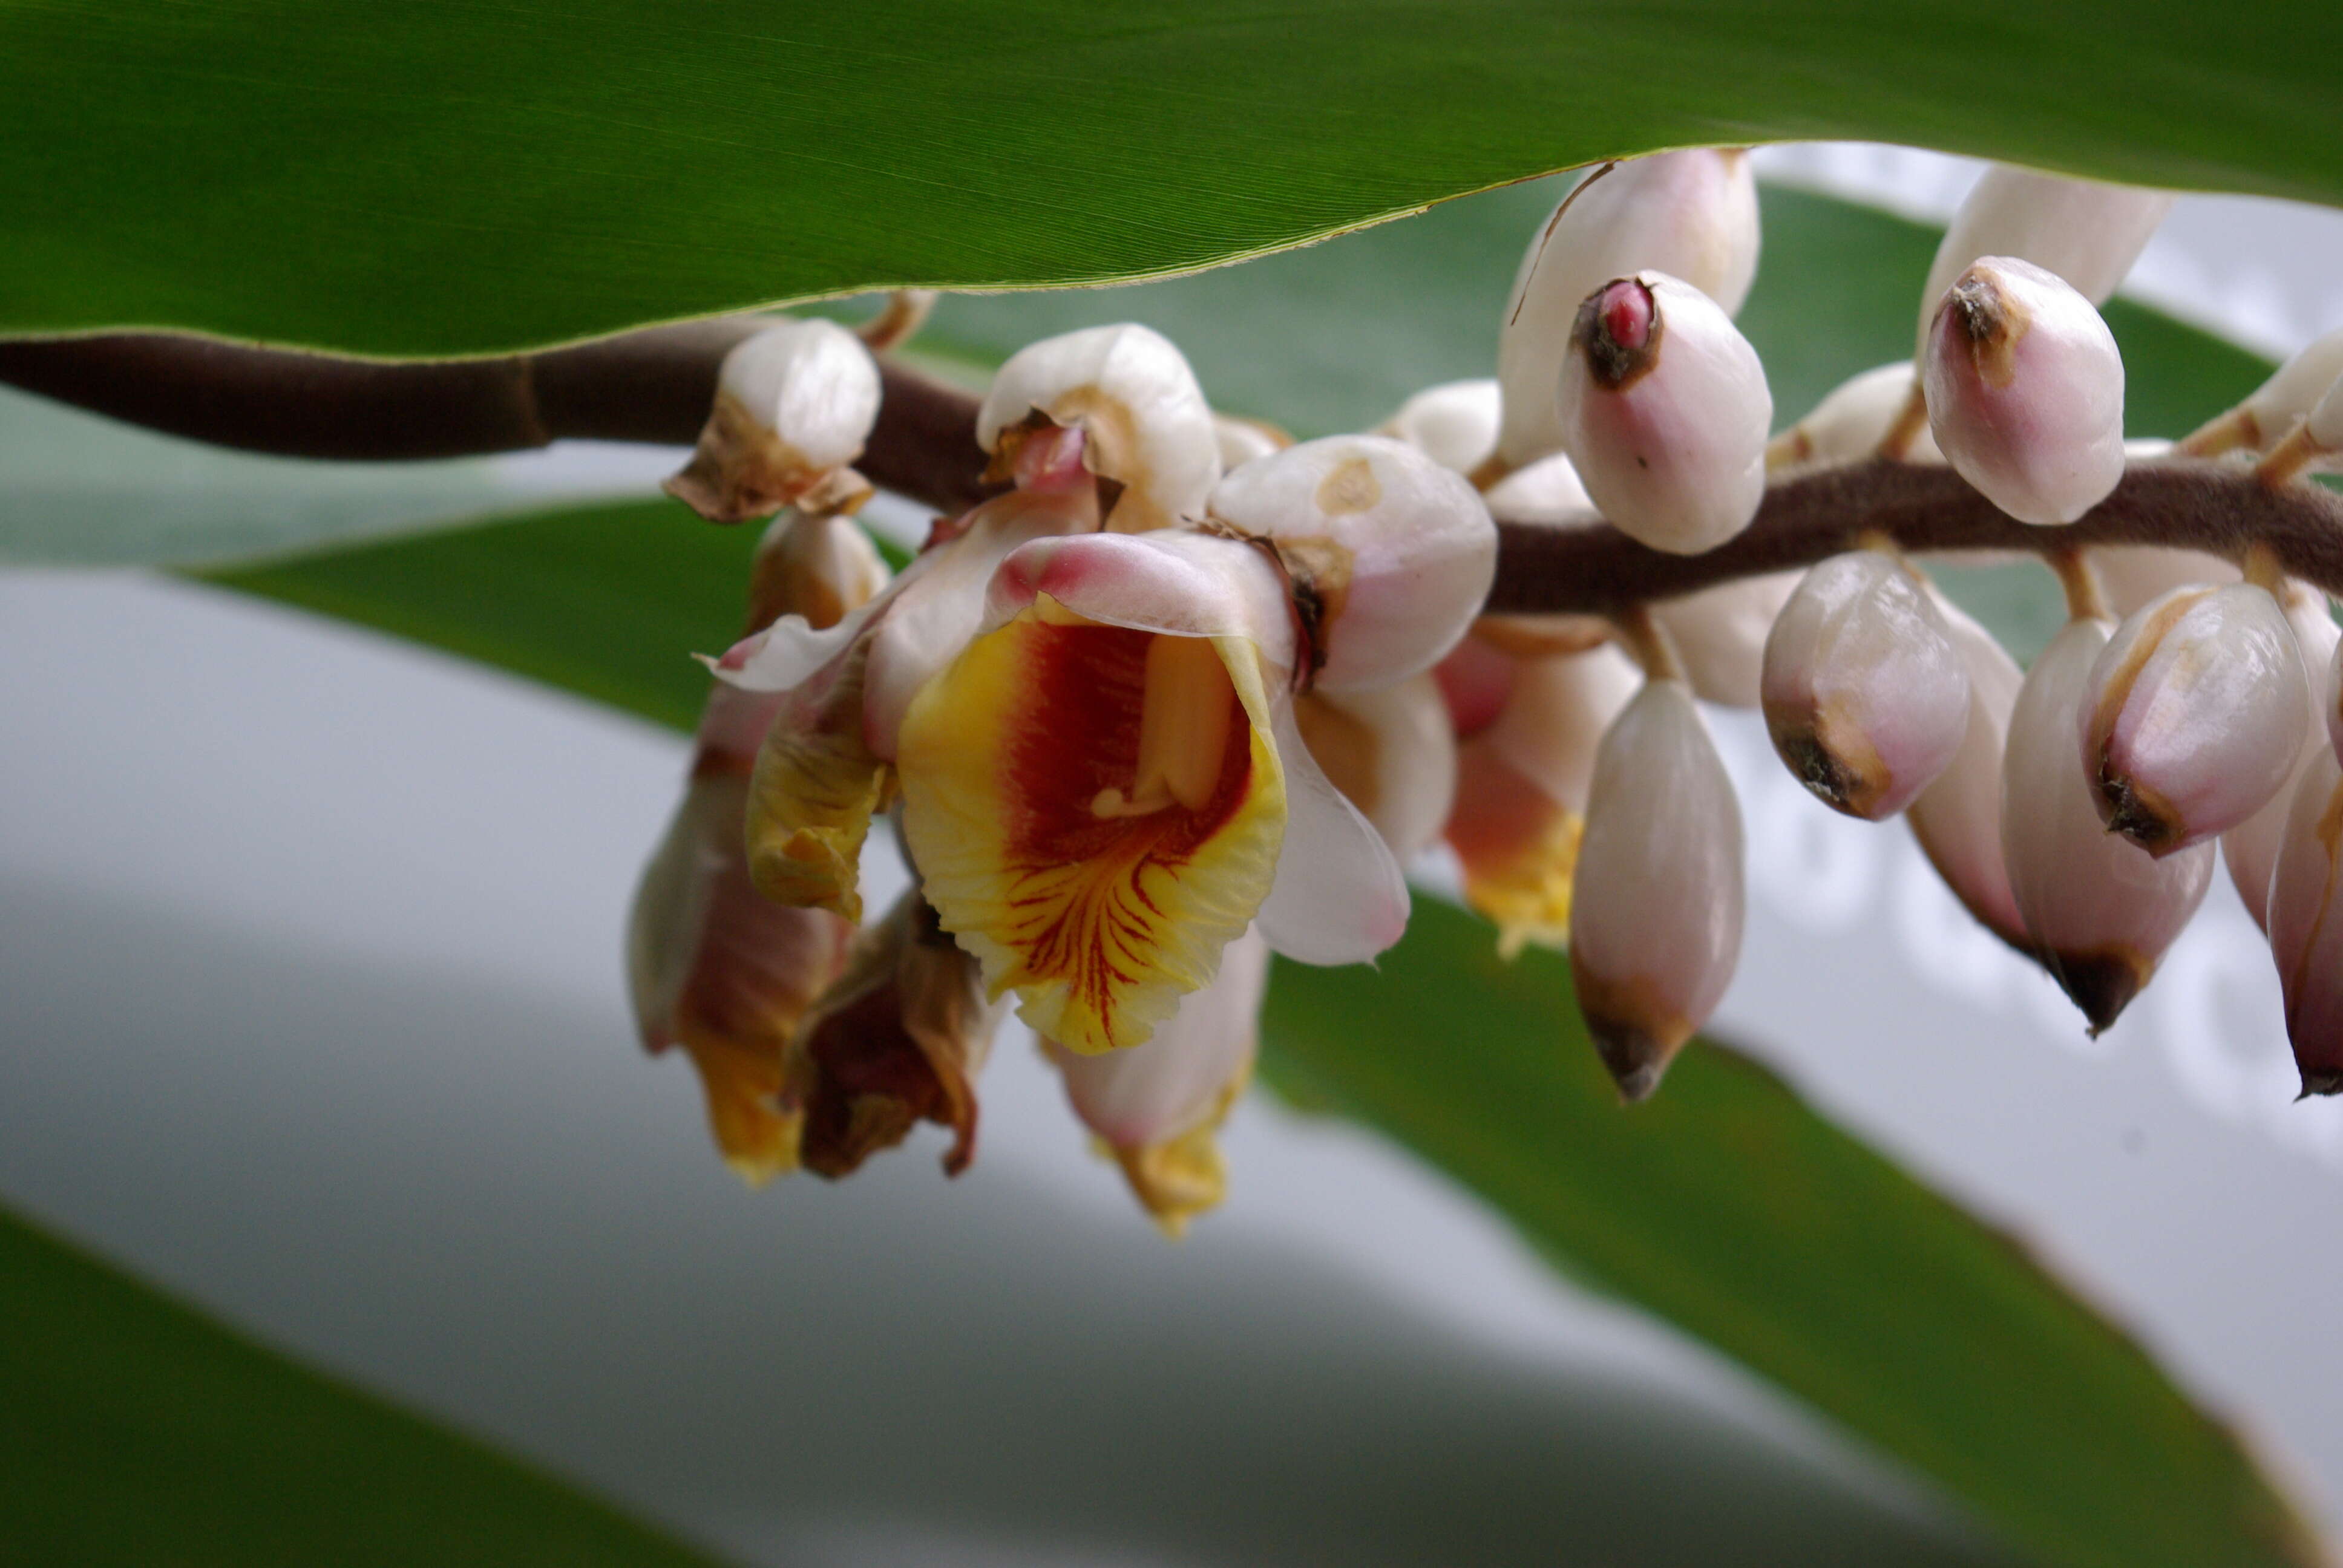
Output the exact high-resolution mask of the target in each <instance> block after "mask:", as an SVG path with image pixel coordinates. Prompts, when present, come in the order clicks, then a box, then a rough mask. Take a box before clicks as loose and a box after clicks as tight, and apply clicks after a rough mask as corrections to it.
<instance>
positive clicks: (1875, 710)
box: [1764, 550, 1969, 822]
mask: <svg viewBox="0 0 2343 1568" xmlns="http://www.w3.org/2000/svg"><path fill="white" fill-rule="evenodd" d="M1764 697H1765V729H1766V731H1767V732H1768V733H1769V734H1771V735H1772V736H1773V738H1774V749H1775V751H1776V752H1778V753H1780V755H1781V758H1782V760H1783V761H1784V762H1785V763H1786V764H1788V766H1789V769H1790V771H1791V772H1792V773H1794V774H1795V775H1796V776H1797V779H1798V781H1799V782H1800V783H1802V784H1804V785H1805V787H1806V788H1807V789H1810V790H1812V791H1813V792H1814V793H1815V796H1816V797H1817V798H1818V799H1821V800H1822V801H1823V803H1824V804H1825V805H1827V806H1829V807H1831V808H1832V809H1834V810H1838V811H1844V812H1845V813H1846V814H1847V815H1848V816H1850V817H1861V818H1864V819H1867V820H1870V821H1874V822H1877V821H1884V820H1885V819H1887V818H1889V817H1893V816H1894V815H1896V812H1898V811H1901V810H1902V809H1904V808H1905V807H1906V806H1907V805H1909V804H1911V802H1912V799H1913V798H1914V797H1915V796H1916V795H1918V794H1919V793H1920V791H1921V790H1923V789H1926V788H1927V787H1928V785H1929V784H1930V783H1931V782H1933V781H1934V780H1935V779H1936V775H1937V774H1939V773H1941V772H1942V771H1944V769H1945V767H1946V764H1947V763H1949V762H1951V761H1952V759H1953V754H1954V752H1956V750H1958V749H1959V748H1960V743H1961V737H1962V735H1963V734H1964V733H1966V730H1967V729H1968V717H1969V678H1968V671H1967V668H1966V664H1965V663H1964V661H1963V660H1962V658H1961V655H1960V652H1959V650H1958V649H1956V648H1954V647H1953V642H1952V634H1951V633H1950V632H1949V631H1947V630H1946V627H1945V623H1944V619H1943V618H1942V617H1940V616H1939V615H1937V613H1936V606H1935V605H1934V604H1933V603H1932V602H1931V601H1930V599H1929V598H1928V595H1927V592H1926V589H1925V588H1922V587H1921V585H1920V584H1919V582H1918V581H1917V580H1916V578H1914V577H1913V575H1912V573H1911V572H1910V570H1909V569H1908V568H1906V567H1905V566H1904V565H1903V564H1902V563H1901V562H1900V561H1897V560H1896V558H1894V557H1892V556H1889V555H1887V554H1886V553H1885V552H1884V551H1880V550H1857V551H1855V552H1854V553H1852V554H1850V555H1844V556H1836V557H1834V558H1831V559H1829V560H1826V561H1824V562H1822V563H1821V564H1820V565H1818V566H1816V567H1815V568H1814V569H1813V570H1812V571H1810V572H1808V573H1806V575H1805V578H1803V579H1802V580H1801V581H1800V582H1799V584H1798V588H1797V591H1796V592H1795V593H1794V594H1792V595H1791V596H1790V602H1789V603H1788V604H1787V605H1785V606H1784V607H1783V609H1782V614H1781V617H1780V618H1778V619H1777V620H1775V622H1774V630H1773V634H1772V635H1771V636H1770V637H1768V638H1766V640H1765V688H1764Z"/></svg>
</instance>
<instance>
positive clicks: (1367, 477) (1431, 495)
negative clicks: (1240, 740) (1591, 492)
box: [1212, 436, 1497, 691]
mask: <svg viewBox="0 0 2343 1568" xmlns="http://www.w3.org/2000/svg"><path fill="white" fill-rule="evenodd" d="M1212 517H1213V518H1216V519H1217V520H1219V521H1220V522H1222V523H1224V524H1226V525H1228V526H1229V527H1230V528H1233V529H1235V530H1236V531H1237V532H1239V533H1241V534H1244V535H1247V536H1250V537H1252V538H1261V539H1267V540H1269V541H1271V542H1272V544H1273V545H1274V546H1275V547H1276V549H1277V553H1278V556H1279V558H1281V559H1282V561H1283V562H1284V564H1285V568H1286V570H1287V572H1288V574H1289V575H1290V576H1291V578H1292V588H1293V594H1294V601H1295V606H1296V608H1297V609H1298V610H1299V611H1300V613H1301V615H1302V619H1303V622H1304V625H1305V628H1306V629H1307V630H1308V631H1309V633H1310V635H1311V638H1312V641H1313V643H1314V648H1315V652H1316V654H1317V656H1318V657H1319V658H1321V660H1322V662H1321V663H1320V665H1319V667H1318V672H1317V683H1318V685H1319V686H1321V687H1322V688H1324V689H1327V690H1330V691H1341V690H1346V689H1360V688H1364V687H1379V686H1388V685H1390V684H1392V683H1393V682H1394V681H1397V680H1402V679H1404V678H1406V677H1408V676H1411V675H1415V674H1418V673H1420V672H1422V671H1423V670H1426V669H1429V668H1432V667H1433V665H1434V664H1436V663H1438V662H1439V661H1440V658H1441V656H1442V655H1443V654H1445V653H1446V652H1447V651H1448V650H1449V649H1450V648H1453V647H1455V646H1456V643H1457V640H1458V639H1459V638H1462V637H1463V635H1464V632H1465V629H1466V628H1468V627H1470V626H1471V625H1472V623H1473V616H1475V615H1476V614H1478V613H1479V612H1480V608H1481V605H1482V603H1483V600H1485V599H1486V598H1488V597H1489V585H1490V583H1491V582H1493V580H1494V579H1495V577H1496V571H1497V529H1496V525H1495V524H1494V523H1493V522H1491V521H1490V520H1489V510H1488V508H1487V507H1485V506H1483V504H1482V501H1481V497H1480V495H1479V493H1478V492H1477V491H1475V490H1474V489H1473V487H1472V486H1471V485H1470V484H1468V483H1466V482H1465V480H1464V479H1463V477H1460V476H1459V475H1457V474H1455V473H1453V472H1452V471H1451V470H1449V469H1447V468H1443V467H1441V466H1440V465H1439V464H1437V463H1435V462H1433V460H1432V459H1431V458H1429V457H1425V456H1424V455H1423V453H1421V452H1419V451H1417V450H1416V449H1415V448H1414V447H1409V446H1406V445H1403V443H1401V442H1398V441H1393V440H1389V439H1386V438H1385V437H1380V436H1331V437H1326V438H1325V439H1323V440H1319V441H1304V442H1303V443H1302V445H1300V446H1298V447H1288V448H1287V449H1286V450H1284V451H1282V452H1280V453H1277V454H1276V455H1275V456H1273V457H1266V458H1263V459H1262V460H1261V461H1259V462H1255V463H1248V464H1246V465H1245V466H1244V467H1242V468H1240V469H1238V470H1237V471H1236V472H1235V473H1232V474H1231V475H1229V476H1228V477H1226V478H1225V479H1223V480H1222V481H1221V484H1220V487H1219V488H1217V489H1215V490H1214V491H1213V492H1212Z"/></svg>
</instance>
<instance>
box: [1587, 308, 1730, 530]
mask: <svg viewBox="0 0 2343 1568" xmlns="http://www.w3.org/2000/svg"><path fill="white" fill-rule="evenodd" d="M1556 408H1557V410H1558V412H1559V414H1560V417H1561V420H1562V441H1563V446H1564V448H1565V449H1566V450H1567V451H1568V452H1569V453H1570V460H1571V462H1572V463H1573V464H1574V466H1575V467H1577V469H1578V477H1579V479H1580V481H1581V482H1583V483H1584V485H1585V487H1586V493H1587V494H1588V495H1589V496H1591V497H1592V498H1594V504H1595V505H1596V506H1597V507H1599V508H1602V510H1603V515H1604V517H1605V518H1608V519H1610V521H1611V523H1612V525H1613V526H1614V527H1615V528H1618V529H1619V530H1620V531H1621V532H1623V533H1625V534H1627V535H1629V536H1631V537H1632V538H1636V539H1638V540H1641V541H1642V542H1643V543H1644V544H1646V545H1649V546H1651V547H1652V548H1654V549H1656V550H1668V551H1671V552H1673V553H1674V554H1677V555H1697V554H1699V553H1700V552H1701V551H1703V550H1707V549H1713V548H1715V547H1716V546H1718V545H1720V544H1723V543H1724V542H1725V540H1726V539H1729V538H1732V537H1733V536H1734V535H1735V534H1737V533H1739V532H1740V531H1741V530H1742V529H1743V528H1747V527H1748V526H1749V521H1750V519H1751V518H1755V516H1756V515H1757V505H1758V503H1759V502H1760V501H1761V500H1763V499H1764V498H1765V431H1766V429H1767V427H1768V426H1769V425H1770V424H1771V422H1772V420H1773V417H1774V398H1773V395H1772V394H1771V393H1770V392H1768V391H1767V390H1766V387H1765V367H1764V366H1763V365H1761V364H1759V363H1758V360H1757V351H1756V350H1755V348H1752V347H1750V346H1749V340H1748V339H1747V338H1745V337H1742V336H1741V333H1740V331H1739V329H1738V328H1736V327H1735V326H1734V325H1733V318H1732V317H1729V316H1727V315H1725V312H1724V311H1723V310H1720V309H1719V308H1717V306H1716V302H1715V300H1713V299H1711V298H1709V297H1708V296H1706V295H1704V294H1703V293H1701V292H1700V290H1698V289H1696V288H1694V287H1693V286H1691V285H1689V284H1687V283H1684V282H1681V281H1679V280H1678V279H1676V278H1674V277H1671V276H1667V275H1666V274H1665V273H1660V272H1651V271H1644V272H1639V273H1637V274H1635V275H1634V276H1632V277H1621V278H1614V279H1613V280H1612V281H1611V282H1609V283H1606V284H1604V286H1602V287H1600V288H1598V289H1596V290H1595V291H1594V293H1593V294H1590V295H1588V296H1587V297H1586V302H1585V304H1584V306H1582V307H1580V309H1579V313H1578V320H1577V324H1576V326H1575V327H1574V328H1573V330H1572V333H1571V338H1570V354H1569V356H1568V357H1567V358H1565V360H1564V364H1563V371H1562V390H1561V395H1560V397H1559V398H1558V399H1557V402H1556Z"/></svg>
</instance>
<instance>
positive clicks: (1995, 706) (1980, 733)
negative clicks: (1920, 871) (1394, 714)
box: [1904, 588, 2033, 953]
mask: <svg viewBox="0 0 2343 1568" xmlns="http://www.w3.org/2000/svg"><path fill="white" fill-rule="evenodd" d="M1928 598H1929V599H1930V601H1931V602H1932V603H1934V604H1935V606H1936V615H1937V618H1939V619H1940V620H1941V621H1943V623H1944V626H1945V629H1946V632H1947V633H1949V634H1950V636H1951V638H1952V640H1953V646H1954V647H1955V648H1957V649H1959V651H1960V655H1961V663H1962V665H1963V666H1964V667H1965V668H1966V671H1967V673H1968V682H1969V716H1968V721H1967V723H1966V727H1965V728H1964V729H1962V731H1961V743H1960V746H1959V747H1958V749H1956V750H1955V751H1954V753H1953V759H1952V761H1950V762H1949V763H1947V764H1946V766H1945V769H1944V771H1943V772H1941V773H1939V774H1937V775H1936V782H1935V783H1933V784H1931V785H1929V786H1928V787H1927V788H1926V789H1923V790H1922V791H1920V794H1919V797H1918V799H1915V800H1914V801H1913V802H1912V804H1911V805H1910V807H1909V808H1907V809H1906V811H1905V814H1904V819H1905V820H1906V821H1907V822H1909V823H1910V824H1911V825H1912V836H1913V837H1914V838H1915V839H1918V840H1919V841H1920V849H1921V852H1922V853H1923V854H1925V855H1926V856H1927V857H1928V863H1929V864H1930V865H1932V866H1934V867H1935V868H1936V875H1938V876H1939V877H1942V878H1943V879H1944V880H1945V885H1946V887H1947V888H1949V889H1951V890H1952V893H1953V896H1954V897H1955V898H1956V899H1958V900H1960V901H1961V906H1962V907H1963V908H1964V909H1966V910H1968V912H1969V913H1970V915H1972V916H1973V917H1975V918H1976V921H1977V923H1978V924H1979V925H1981V926H1983V927H1985V928H1986V930H1989V931H1991V932H1993V934H1994V935H1996V936H1997V937H1999V938H2000V939H2001V940H2003V941H2006V942H2007V943H2008V944H2009V945H2010V946H2012V947H2014V948H2016V949H2017V950H2019V951H2020V952H2026V953H2030V952H2032V951H2033V944H2032V943H2031V942H2030V941H2029V940H2027V939H2026V921H2025V918H2024V917H2023V916H2021V915H2020V914H2019V913H2018V912H2017V895H2016V893H2014V892H2012V891H2011V890H2010V886H2009V869H2008V866H2007V864H2006V862H2005V861H2004V860H2003V859H2002V855H2001V767H2002V753H2003V750H2004V748H2005V746H2006V742H2007V740H2008V737H2009V714H2010V709H2011V708H2012V707H2013V706H2015V705H2016V701H2017V689H2018V686H2019V684H2020V683H2021V682H2022V681H2023V680H2024V679H2025V676H2024V675H2023V674H2022V673H2021V672H2020V671H2019V669H2018V668H2017V662H2016V660H2015V659H2013V658H2010V657H2009V654H2008V651H2007V650H2006V649H2005V648H2003V647H2002V646H2001V644H2000V643H1998V642H1996V641H1995V640H1994V637H1993V634H1992V633H1991V632H1989V631H1987V630H1986V628H1983V627H1981V626H1979V625H1978V624H1977V623H1976V621H1974V620H1972V619H1971V618H1969V617H1968V616H1967V615H1966V614H1965V613H1963V611H1962V610H1961V608H1960V607H1958V606H1957V605H1955V604H1954V603H1952V602H1951V601H1950V600H1949V599H1946V598H1944V596H1943V595H1941V594H1939V593H1937V592H1936V591H1935V590H1934V589H1933V588H1932V589H1930V590H1929V594H1928Z"/></svg>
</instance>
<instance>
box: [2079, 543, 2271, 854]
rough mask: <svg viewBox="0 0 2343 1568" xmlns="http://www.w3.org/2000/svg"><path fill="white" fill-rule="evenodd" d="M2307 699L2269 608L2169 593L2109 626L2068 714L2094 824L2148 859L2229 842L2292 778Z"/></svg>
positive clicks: (2235, 587)
mask: <svg viewBox="0 0 2343 1568" xmlns="http://www.w3.org/2000/svg"><path fill="white" fill-rule="evenodd" d="M2309 701H2310V699H2309V686H2308V682H2307V681H2306V680H2305V678H2304V677H2303V672H2302V656H2301V654H2300V653H2299V652H2298V649H2297V648H2296V646H2295V640H2294V632H2293V631H2292V629H2291V628H2288V625H2287V623H2286V617H2285V616H2284V615H2283V614H2282V613H2281V612H2280V611H2279V609H2278V601H2277V600H2275V599H2273V598H2270V596H2269V595H2268V593H2267V592H2265V591H2264V590H2263V589H2261V588H2257V587H2254V586H2253V585H2252V584H2249V583H2233V584H2231V585H2230V586H2228V587H2227V588H2204V587H2198V588H2175V589H2173V590H2172V591H2171V592H2170V593H2167V594H2166V595H2165V596H2164V597H2163V598H2159V599H2157V600H2156V601H2155V602H2154V603H2152V604H2150V605H2148V606H2147V607H2146V608H2142V609H2139V610H2137V611H2135V612H2133V614H2132V615H2131V616H2129V617H2128V618H2126V620H2125V621H2124V623H2123V624H2122V625H2121V626H2119V627H2117V628H2116V633H2115V636H2114V638H2112V639H2110V640H2109V642H2108V643H2107V647H2106V648H2103V649H2101V650H2100V652H2099V656H2098V658H2097V661H2096V662H2095V663H2094V664H2093V665H2092V667H2091V674H2090V680H2089V683H2088V684H2087V686H2086V687H2085V689H2084V695H2083V701H2082V705H2081V707H2080V709H2079V710H2078V711H2077V714H2076V728H2077V734H2078V737H2079V739H2080V743H2081V746H2082V760H2083V767H2084V769H2086V770H2087V773H2088V775H2089V778H2090V779H2091V783H2092V786H2093V789H2092V801H2093V804H2094V805H2095V806H2096V807H2097V809H2098V813H2099V819H2100V820H2101V821H2103V822H2105V823H2106V824H2107V827H2108V829H2110V830H2112V831H2114V832H2117V833H2120V834H2122V835H2123V836H2124V837H2125V838H2127V839H2130V840H2131V841H2132V842H2134V843H2135V844H2137V845H2138V846H2139V847H2140V848H2141V849H2146V850H2147V851H2148V852H2149V853H2150V854H2152V855H2168V854H2171V853H2172V852H2173V851H2175V850H2177V849H2187V847H2188V846H2190V845H2192V844H2200V843H2202V842H2204V841H2205V840H2206V839H2210V838H2213V837H2215V836H2216V835H2217V834H2220V833H2224V832H2227V830H2228V829H2231V828H2234V827H2236V826H2237V825H2238V824H2239V823H2241V822H2243V821H2245V820H2246V819H2247V818H2248V817H2251V816H2252V815H2253V814H2254V813H2255V812H2257V811H2258V810H2260V809H2262V808H2263V807H2264V806H2266V805H2268V803H2269V801H2270V799H2271V798H2272V797H2273V796H2275V795H2276V794H2277V793H2278V789H2279V787H2280V786H2281V785H2283V784H2284V783H2285V782H2286V780H2287V777H2288V775H2289V774H2290V773H2292V772H2293V771H2294V764H2295V759H2296V758H2297V757H2298V756H2299V755H2300V754H2301V751H2302V740H2303V737H2304V735H2305V734H2307V733H2308V725H2307V722H2306V720H2307V715H2308V708H2309Z"/></svg>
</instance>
